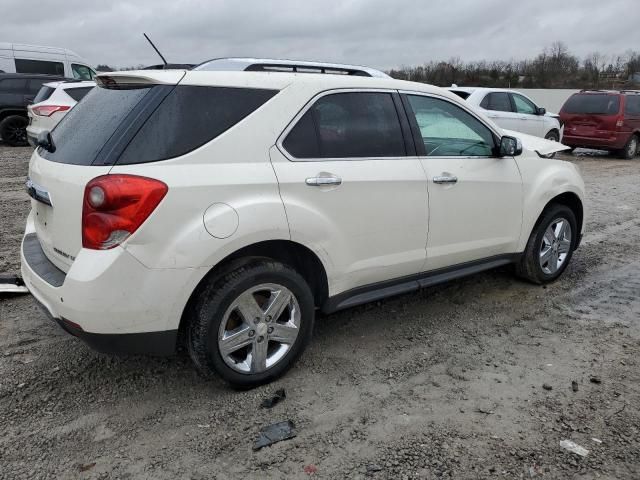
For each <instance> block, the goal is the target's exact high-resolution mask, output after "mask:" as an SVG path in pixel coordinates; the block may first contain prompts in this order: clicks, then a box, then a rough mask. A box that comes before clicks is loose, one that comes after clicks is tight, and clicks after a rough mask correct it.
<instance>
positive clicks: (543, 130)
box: [448, 86, 562, 142]
mask: <svg viewBox="0 0 640 480" xmlns="http://www.w3.org/2000/svg"><path fill="white" fill-rule="evenodd" d="M448 90H449V91H451V92H453V93H455V94H456V95H458V96H459V97H461V98H463V99H465V100H466V101H467V102H468V103H470V104H471V105H474V106H475V107H478V108H481V109H482V110H484V111H486V112H487V113H486V115H487V117H489V118H491V119H492V120H493V121H494V122H496V123H497V124H498V125H499V126H500V127H502V128H505V129H507V130H514V131H516V132H522V133H526V134H528V135H533V136H536V137H542V138H546V139H547V140H552V141H554V142H559V141H560V139H561V138H562V132H561V125H560V121H559V115H558V114H556V113H549V112H547V110H546V109H545V108H543V107H539V106H537V105H536V104H535V103H534V102H533V100H531V99H530V98H529V97H527V96H526V95H525V94H523V93H521V92H516V91H515V90H506V89H503V88H477V87H455V86H454V87H450V88H449V89H448Z"/></svg>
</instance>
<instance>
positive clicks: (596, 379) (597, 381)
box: [589, 376, 602, 385]
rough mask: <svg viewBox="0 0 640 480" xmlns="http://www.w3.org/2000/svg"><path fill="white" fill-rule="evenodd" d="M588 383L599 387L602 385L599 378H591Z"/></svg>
mask: <svg viewBox="0 0 640 480" xmlns="http://www.w3.org/2000/svg"><path fill="white" fill-rule="evenodd" d="M589 381H590V382H591V383H595V384H596V385H600V384H601V383H602V380H601V379H600V377H596V376H593V377H591V378H590V379H589Z"/></svg>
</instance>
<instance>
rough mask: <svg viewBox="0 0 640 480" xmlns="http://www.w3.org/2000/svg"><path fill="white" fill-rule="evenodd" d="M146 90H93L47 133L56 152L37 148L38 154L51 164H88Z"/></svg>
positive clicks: (146, 92) (147, 90) (145, 93)
mask: <svg viewBox="0 0 640 480" xmlns="http://www.w3.org/2000/svg"><path fill="white" fill-rule="evenodd" d="M150 90H151V88H150V87H147V88H132V89H126V90H110V89H107V88H95V89H94V90H93V91H92V92H90V93H89V94H87V96H86V97H85V98H84V100H83V101H82V102H81V103H79V104H78V105H77V107H76V108H74V109H72V110H70V111H69V113H68V114H67V115H66V116H65V117H64V118H63V119H62V120H61V121H60V123H59V124H58V126H57V127H56V128H55V129H54V130H53V131H52V132H51V137H52V139H53V144H54V145H55V147H56V150H55V151H54V152H49V151H47V150H44V149H43V148H40V149H39V153H40V155H41V156H43V157H44V158H46V159H47V160H52V161H54V162H60V163H69V164H72V165H91V164H92V163H93V161H94V160H95V158H96V156H97V155H98V153H99V152H100V150H102V147H104V146H105V144H106V143H107V141H108V140H109V139H110V138H111V136H112V135H113V133H114V132H115V131H116V128H118V126H119V125H120V123H122V121H123V120H124V119H125V118H126V117H127V115H128V114H129V113H130V112H131V110H133V108H134V107H135V106H136V105H137V104H138V103H139V102H140V100H142V99H143V98H144V97H145V95H147V94H148V93H149V91H150Z"/></svg>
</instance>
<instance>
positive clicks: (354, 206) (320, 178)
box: [271, 91, 428, 295]
mask: <svg viewBox="0 0 640 480" xmlns="http://www.w3.org/2000/svg"><path fill="white" fill-rule="evenodd" d="M413 148H415V147H413V143H412V141H411V139H410V132H409V125H408V123H407V120H406V116H404V113H403V107H402V105H401V103H400V101H399V97H398V94H397V92H395V91H394V92H391V91H339V92H327V93H324V94H321V95H319V96H318V97H316V98H315V99H314V100H313V101H312V102H311V104H310V105H309V107H308V108H306V109H304V110H303V111H302V112H300V114H299V115H298V116H297V117H296V119H294V121H293V122H292V125H291V126H290V127H289V128H288V129H287V130H286V131H285V132H284V134H283V135H282V137H281V139H280V141H279V142H278V145H277V146H276V147H273V148H272V149H271V160H272V163H273V167H274V169H275V172H276V175H277V177H278V182H279V185H280V192H281V196H282V200H283V202H284V205H285V209H286V212H287V218H288V221H289V225H290V229H291V236H292V240H294V241H300V242H301V243H303V244H306V245H311V246H312V248H313V249H314V250H315V251H316V252H319V253H320V255H321V256H323V255H324V252H329V254H330V255H329V256H328V257H329V259H330V261H331V262H332V265H331V270H332V271H333V272H334V276H335V278H333V279H332V281H331V282H330V285H332V291H331V292H330V294H332V295H333V294H335V293H339V292H341V291H345V290H348V289H351V288H355V287H359V286H363V285H367V284H372V283H376V282H381V281H384V280H389V279H393V278H397V277H402V276H405V275H410V274H413V273H417V272H420V271H422V269H423V267H424V262H425V244H426V238H427V226H428V221H427V215H428V194H427V182H426V177H425V173H424V170H423V169H422V166H421V164H420V161H419V160H418V159H417V158H416V157H415V153H414V151H413Z"/></svg>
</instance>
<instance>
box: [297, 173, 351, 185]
mask: <svg viewBox="0 0 640 480" xmlns="http://www.w3.org/2000/svg"><path fill="white" fill-rule="evenodd" d="M304 183H306V184H307V185H308V186H310V187H324V186H327V185H341V184H342V179H341V178H340V177H336V176H335V175H331V176H326V177H321V176H318V177H309V178H307V179H306V180H305V181H304Z"/></svg>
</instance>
